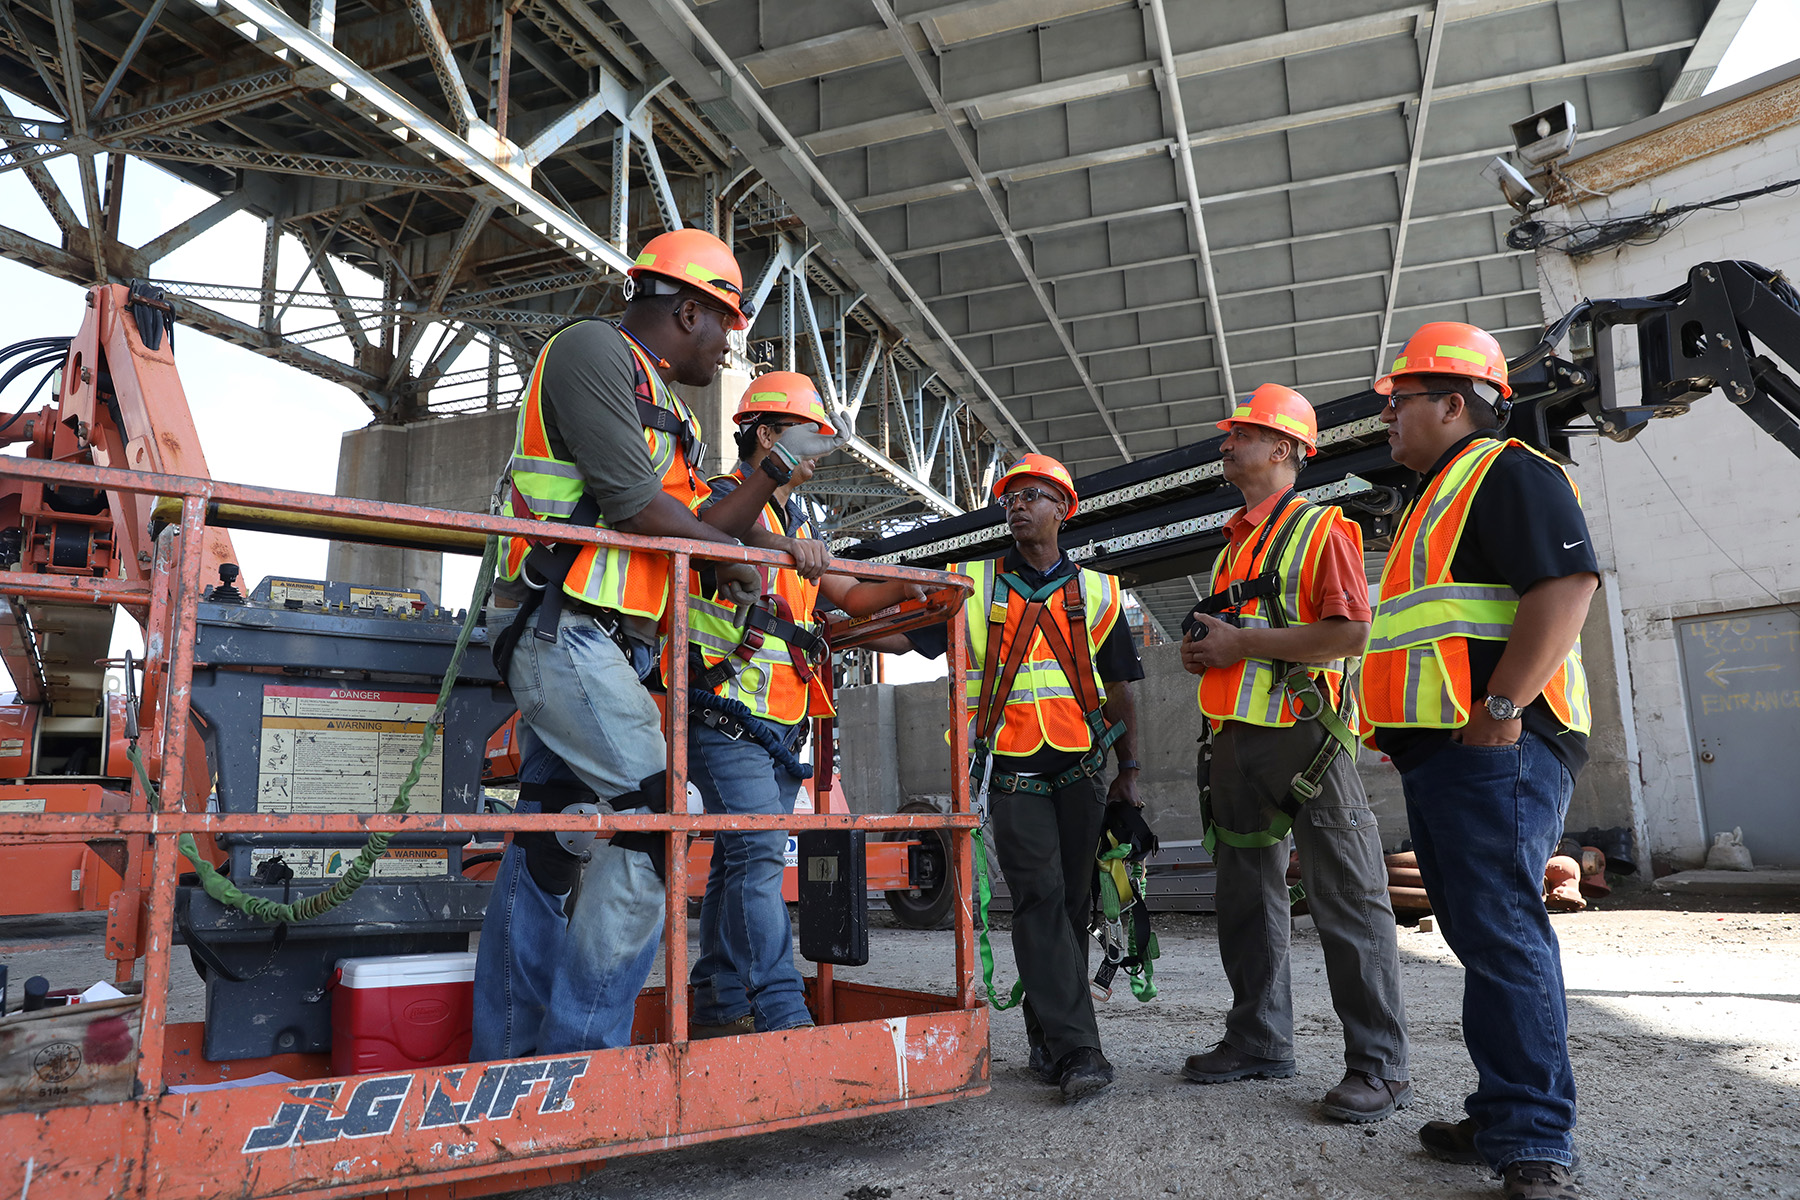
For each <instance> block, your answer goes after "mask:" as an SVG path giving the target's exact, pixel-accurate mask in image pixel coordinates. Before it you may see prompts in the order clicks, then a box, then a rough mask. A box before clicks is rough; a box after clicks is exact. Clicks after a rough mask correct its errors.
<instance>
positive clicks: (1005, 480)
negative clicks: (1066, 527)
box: [994, 454, 1081, 520]
mask: <svg viewBox="0 0 1800 1200" xmlns="http://www.w3.org/2000/svg"><path fill="white" fill-rule="evenodd" d="M1027 475H1029V476H1032V477H1033V478H1036V479H1043V480H1046V481H1048V482H1050V483H1054V484H1055V485H1056V486H1057V487H1058V488H1060V489H1061V490H1062V491H1064V492H1066V493H1068V497H1069V511H1068V512H1066V513H1064V514H1063V518H1064V519H1065V520H1066V519H1068V518H1069V517H1072V516H1074V515H1075V509H1076V507H1077V506H1078V505H1079V504H1080V503H1081V497H1080V496H1078V495H1076V494H1075V481H1074V480H1072V479H1070V478H1069V468H1067V467H1065V466H1063V465H1062V464H1061V463H1059V462H1057V461H1056V460H1055V459H1054V458H1051V457H1050V456H1049V455H1048V454H1027V455H1026V456H1025V457H1024V458H1021V459H1020V460H1019V461H1018V462H1016V463H1014V464H1013V465H1012V466H1010V467H1008V468H1007V469H1006V473H1005V474H1004V475H1002V476H1000V478H998V479H996V480H994V499H996V500H998V499H999V498H1000V495H1001V493H1003V492H1005V491H1006V485H1007V484H1009V483H1011V482H1012V481H1013V480H1015V479H1021V478H1024V477H1025V476H1027Z"/></svg>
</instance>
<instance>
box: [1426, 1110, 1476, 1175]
mask: <svg viewBox="0 0 1800 1200" xmlns="http://www.w3.org/2000/svg"><path fill="white" fill-rule="evenodd" d="M1419 1145H1421V1146H1423V1147H1425V1152H1426V1153H1427V1154H1429V1155H1431V1157H1433V1158H1435V1159H1437V1160H1438V1161H1439V1162H1447V1163H1456V1164H1457V1165H1458V1166H1464V1167H1479V1166H1481V1164H1482V1158H1481V1155H1480V1154H1479V1153H1477V1152H1476V1150H1475V1118H1474V1117H1464V1118H1463V1119H1462V1120H1460V1121H1427V1122H1425V1124H1424V1125H1422V1126H1420V1128H1419Z"/></svg>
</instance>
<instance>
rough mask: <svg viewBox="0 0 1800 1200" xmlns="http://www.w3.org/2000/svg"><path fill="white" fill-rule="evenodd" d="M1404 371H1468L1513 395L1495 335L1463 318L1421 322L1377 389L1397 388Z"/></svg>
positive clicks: (1505, 395) (1503, 393)
mask: <svg viewBox="0 0 1800 1200" xmlns="http://www.w3.org/2000/svg"><path fill="white" fill-rule="evenodd" d="M1401 375H1464V376H1467V377H1468V378H1470V379H1478V380H1480V381H1481V382H1483V383H1490V384H1493V385H1494V386H1495V387H1497V388H1499V389H1500V397H1501V399H1506V398H1508V397H1510V396H1511V395H1512V386H1511V385H1510V384H1508V383H1507V382H1506V354H1505V352H1504V351H1502V350H1501V349H1500V343H1499V342H1497V341H1495V340H1494V335H1493V334H1491V333H1488V332H1487V331H1486V330H1483V329H1477V328H1475V326H1473V325H1465V324H1463V323H1462V322H1461V321H1432V322H1430V323H1429V324H1425V325H1421V326H1419V332H1417V333H1415V334H1413V335H1412V337H1411V338H1410V339H1409V340H1408V341H1407V343H1406V348H1405V349H1404V350H1402V351H1400V357H1399V358H1396V359H1395V360H1394V369H1393V370H1392V371H1389V372H1388V373H1387V374H1386V375H1383V376H1382V377H1381V378H1380V379H1377V380H1376V381H1375V390H1376V391H1377V392H1379V393H1380V394H1381V395H1383V396H1387V395H1391V394H1392V393H1393V391H1394V380H1395V378H1396V377H1398V376H1401Z"/></svg>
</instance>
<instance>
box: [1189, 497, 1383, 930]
mask: <svg viewBox="0 0 1800 1200" xmlns="http://www.w3.org/2000/svg"><path fill="white" fill-rule="evenodd" d="M1291 490H1292V489H1290V492H1291ZM1286 503H1287V495H1286V494H1284V495H1283V496H1282V498H1281V499H1280V500H1279V501H1277V502H1276V509H1277V511H1279V509H1280V507H1281V506H1282V505H1284V504H1286ZM1311 507H1312V504H1311V503H1310V502H1307V503H1304V504H1299V505H1296V506H1295V507H1294V509H1293V511H1292V512H1290V513H1289V514H1288V516H1287V519H1286V520H1285V521H1283V522H1282V523H1281V528H1280V529H1279V530H1278V531H1276V532H1275V533H1274V546H1273V547H1272V548H1271V549H1270V551H1269V555H1268V557H1267V558H1264V559H1263V560H1262V561H1263V562H1265V563H1269V562H1273V563H1277V564H1279V563H1280V562H1281V560H1282V558H1283V557H1284V556H1285V555H1286V553H1287V545H1288V542H1289V540H1290V539H1291V538H1292V537H1293V534H1294V529H1295V527H1296V526H1297V525H1298V524H1299V522H1300V518H1301V516H1302V515H1303V514H1304V513H1305V512H1306V511H1307V510H1308V509H1309V508H1311ZM1272 529H1273V526H1272V525H1268V524H1265V525H1264V527H1263V532H1262V535H1261V536H1260V537H1258V539H1257V543H1256V546H1255V547H1254V548H1253V549H1252V551H1251V560H1252V561H1255V559H1256V557H1257V556H1258V555H1260V554H1261V553H1262V548H1263V545H1264V544H1265V543H1266V542H1267V541H1268V540H1269V537H1270V532H1271V530H1272ZM1283 591H1284V589H1283V587H1282V578H1281V572H1280V570H1279V568H1278V567H1277V568H1272V569H1270V570H1267V571H1264V572H1263V573H1262V574H1261V575H1258V576H1257V577H1256V578H1255V579H1241V580H1238V581H1237V582H1235V583H1233V584H1232V585H1231V586H1230V587H1227V588H1225V589H1223V590H1221V591H1218V592H1215V593H1214V594H1212V595H1211V596H1208V597H1206V598H1205V599H1204V600H1202V601H1200V603H1199V604H1197V605H1195V606H1194V607H1195V611H1197V612H1203V613H1208V614H1213V615H1216V614H1218V613H1221V612H1226V611H1231V610H1235V609H1237V608H1241V607H1242V606H1243V605H1244V604H1245V603H1247V602H1248V601H1250V600H1261V601H1263V605H1264V607H1265V608H1266V609H1267V615H1268V619H1269V625H1270V627H1271V628H1274V629H1286V628H1288V619H1287V610H1286V609H1285V608H1284V607H1283V605H1282V602H1281V598H1282V595H1283ZM1274 667H1275V675H1276V676H1277V677H1279V678H1280V680H1281V688H1282V690H1283V692H1285V693H1286V695H1287V696H1288V697H1289V699H1290V700H1291V701H1292V702H1293V705H1294V714H1295V716H1297V717H1298V718H1299V719H1300V720H1302V721H1317V722H1319V724H1320V726H1322V727H1323V728H1324V730H1325V732H1326V734H1327V737H1326V738H1325V742H1324V744H1323V745H1321V746H1320V747H1319V752H1318V753H1317V754H1315V755H1314V756H1313V759H1312V762H1310V763H1309V764H1307V767H1306V769H1305V770H1304V771H1301V772H1299V773H1298V774H1296V775H1295V776H1294V778H1293V779H1292V780H1290V781H1289V783H1288V791H1287V794H1286V795H1285V796H1283V797H1282V798H1281V799H1280V800H1279V801H1278V802H1277V804H1276V808H1277V812H1276V814H1275V819H1274V821H1272V822H1271V823H1270V824H1269V827H1268V828H1267V829H1264V830H1262V831H1261V832H1260V833H1234V832H1233V831H1231V830H1229V829H1226V828H1224V827H1223V826H1221V825H1219V824H1218V823H1217V822H1215V821H1214V820H1213V814H1212V725H1211V723H1210V722H1209V721H1204V720H1203V721H1202V722H1201V726H1202V729H1201V734H1200V739H1199V741H1200V755H1199V762H1198V764H1197V765H1196V770H1195V774H1196V782H1197V783H1198V785H1199V788H1200V817H1201V820H1202V821H1203V822H1204V823H1205V825H1206V833H1205V836H1204V837H1203V839H1202V844H1203V845H1204V846H1205V847H1206V852H1207V853H1208V854H1213V853H1215V852H1216V848H1217V846H1218V844H1219V843H1220V842H1223V843H1225V844H1226V845H1227V846H1231V847H1234V848H1236V849H1239V850H1261V849H1265V848H1267V847H1269V846H1274V845H1279V844H1280V843H1281V841H1282V840H1283V839H1284V838H1286V837H1287V835H1288V833H1289V832H1290V831H1291V830H1292V829H1293V827H1294V818H1295V817H1297V816H1299V815H1300V807H1301V805H1303V804H1305V803H1307V802H1308V801H1309V800H1315V799H1317V798H1318V796H1319V793H1320V791H1321V790H1322V784H1323V783H1324V780H1325V774H1326V772H1328V771H1329V770H1331V764H1332V762H1333V761H1334V760H1335V759H1336V758H1337V755H1338V751H1340V750H1342V751H1343V752H1344V753H1346V754H1348V755H1350V759H1351V761H1352V762H1354V761H1355V760H1356V735H1355V734H1354V733H1353V732H1352V731H1351V729H1350V725H1351V723H1352V721H1353V719H1354V714H1355V704H1356V701H1355V693H1354V689H1352V687H1351V686H1350V680H1349V679H1348V677H1346V678H1345V680H1344V684H1343V689H1342V693H1343V694H1342V698H1341V700H1340V703H1339V705H1338V708H1337V710H1336V711H1333V710H1332V708H1331V705H1330V704H1328V703H1327V702H1326V699H1325V694H1324V693H1323V692H1322V691H1321V690H1320V688H1319V680H1318V677H1317V676H1316V675H1314V673H1313V671H1312V668H1311V667H1309V666H1307V664H1305V663H1288V662H1279V661H1278V662H1276V663H1275V664H1274ZM1303 894H1304V893H1302V892H1301V890H1300V889H1299V888H1298V887H1295V888H1290V889H1289V899H1290V900H1291V901H1293V902H1295V903H1297V902H1298V901H1299V900H1300V899H1301V898H1302V896H1303Z"/></svg>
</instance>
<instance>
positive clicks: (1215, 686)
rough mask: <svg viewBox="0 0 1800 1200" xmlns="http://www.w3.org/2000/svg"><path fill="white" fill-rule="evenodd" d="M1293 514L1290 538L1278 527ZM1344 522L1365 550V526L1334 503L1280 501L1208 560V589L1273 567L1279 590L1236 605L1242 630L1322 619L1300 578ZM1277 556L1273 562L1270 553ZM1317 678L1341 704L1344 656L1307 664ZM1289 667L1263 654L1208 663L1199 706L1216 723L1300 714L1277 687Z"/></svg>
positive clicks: (1282, 719) (1284, 721) (1284, 722)
mask: <svg viewBox="0 0 1800 1200" xmlns="http://www.w3.org/2000/svg"><path fill="white" fill-rule="evenodd" d="M1290 519H1292V520H1293V522H1294V524H1293V528H1292V529H1291V530H1289V531H1288V533H1287V536H1286V537H1285V538H1284V537H1282V536H1281V532H1280V531H1281V530H1282V527H1283V526H1284V525H1286V524H1287V522H1288V521H1289V520H1290ZM1337 525H1342V526H1344V527H1346V529H1347V530H1348V532H1349V533H1350V534H1351V535H1352V536H1353V537H1355V539H1356V542H1357V549H1358V550H1359V551H1360V550H1361V548H1362V531H1361V530H1360V529H1359V528H1358V527H1357V524H1356V522H1354V521H1352V520H1350V519H1349V518H1348V517H1346V516H1344V515H1343V513H1342V511H1341V510H1339V509H1338V508H1336V507H1331V506H1323V505H1317V504H1312V503H1310V502H1309V501H1307V500H1305V499H1303V498H1301V497H1299V496H1292V497H1290V498H1289V499H1288V501H1287V503H1285V504H1281V505H1277V506H1276V509H1275V511H1274V512H1271V513H1270V514H1269V515H1268V517H1267V518H1266V519H1265V520H1264V521H1263V523H1262V524H1261V525H1259V526H1258V527H1257V532H1256V533H1255V534H1254V535H1253V536H1251V537H1247V538H1245V539H1244V540H1243V541H1242V542H1240V543H1239V544H1238V545H1236V546H1226V547H1225V549H1223V550H1221V551H1220V552H1219V557H1218V560H1217V561H1216V562H1214V563H1213V572H1212V590H1213V591H1214V592H1215V593H1217V592H1221V591H1224V590H1225V589H1226V588H1228V587H1230V586H1231V585H1232V584H1234V583H1237V582H1239V581H1241V580H1253V579H1257V578H1260V577H1261V576H1263V575H1265V574H1267V573H1268V572H1270V571H1271V570H1272V571H1274V572H1275V574H1276V576H1277V577H1278V579H1279V580H1280V587H1281V592H1280V594H1279V596H1276V597H1267V596H1260V597H1258V598H1256V599H1254V600H1251V601H1249V602H1247V603H1246V604H1245V605H1244V606H1243V607H1242V608H1240V609H1239V610H1238V625H1239V626H1240V627H1241V628H1244V629H1268V628H1270V627H1271V626H1277V627H1279V626H1280V625H1310V624H1312V623H1313V622H1315V621H1317V620H1319V610H1318V605H1317V604H1316V603H1315V602H1314V600H1313V597H1312V589H1311V588H1307V587H1303V586H1302V584H1303V583H1304V582H1305V581H1307V580H1309V579H1311V578H1312V577H1313V572H1314V571H1316V570H1317V569H1318V565H1319V558H1320V556H1321V555H1322V554H1324V552H1325V545H1326V543H1327V542H1329V541H1330V540H1331V531H1332V528H1333V527H1334V526H1337ZM1277 553H1279V555H1280V558H1279V559H1277V560H1276V561H1275V562H1270V561H1269V559H1270V557H1271V556H1272V555H1275V554H1277ZM1271 602H1273V603H1276V604H1279V605H1280V606H1281V620H1280V621H1276V620H1274V619H1273V617H1272V614H1271V612H1270V607H1269V606H1270V604H1271ZM1308 669H1309V670H1310V671H1311V672H1312V675H1313V677H1314V679H1315V680H1317V681H1319V683H1320V688H1321V691H1323V692H1324V693H1325V701H1326V703H1327V704H1329V705H1330V706H1331V707H1332V708H1333V709H1335V708H1336V707H1337V706H1338V701H1339V700H1340V699H1341V698H1342V695H1343V688H1344V662H1343V660H1342V659H1337V660H1335V661H1333V662H1329V663H1319V664H1316V665H1312V666H1309V668H1308ZM1285 674H1286V668H1285V666H1283V667H1282V668H1279V669H1278V668H1277V666H1276V664H1275V663H1274V662H1273V661H1272V660H1270V659H1266V658H1246V659H1242V660H1240V661H1239V662H1235V663H1233V664H1232V665H1231V666H1229V667H1208V668H1206V673H1205V674H1204V675H1202V676H1201V677H1200V711H1201V712H1203V713H1205V714H1206V715H1207V717H1209V718H1210V719H1212V720H1213V721H1242V722H1244V723H1245V724H1248V725H1265V726H1270V727H1273V728H1281V727H1284V726H1288V725H1292V724H1294V722H1295V721H1296V720H1297V719H1298V717H1297V716H1296V714H1295V711H1294V706H1293V705H1292V704H1291V703H1290V699H1291V697H1289V695H1288V693H1287V689H1286V688H1284V687H1283V686H1282V676H1283V675H1285Z"/></svg>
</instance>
